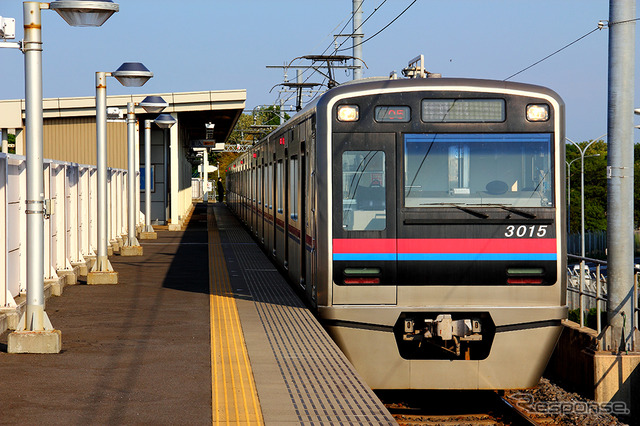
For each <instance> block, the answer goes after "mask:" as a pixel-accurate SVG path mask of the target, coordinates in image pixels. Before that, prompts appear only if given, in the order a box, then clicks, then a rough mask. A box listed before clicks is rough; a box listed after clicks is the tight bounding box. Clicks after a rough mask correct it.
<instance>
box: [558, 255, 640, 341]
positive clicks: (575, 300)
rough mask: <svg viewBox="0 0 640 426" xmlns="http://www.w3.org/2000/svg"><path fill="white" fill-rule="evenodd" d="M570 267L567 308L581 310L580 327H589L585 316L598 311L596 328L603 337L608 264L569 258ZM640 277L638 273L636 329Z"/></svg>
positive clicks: (636, 276)
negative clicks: (639, 277)
mask: <svg viewBox="0 0 640 426" xmlns="http://www.w3.org/2000/svg"><path fill="white" fill-rule="evenodd" d="M568 257H569V263H570V264H571V263H573V265H572V266H569V267H568V270H567V273H568V279H567V304H568V305H569V309H571V310H573V309H578V316H579V322H580V326H582V327H584V326H585V314H586V313H587V311H589V310H591V309H594V308H595V314H596V328H595V330H596V331H597V332H598V334H600V332H601V331H602V313H603V312H607V273H606V268H607V262H605V261H602V260H598V259H592V258H587V257H580V256H574V255H568ZM638 274H640V270H638V269H636V270H635V274H634V285H633V312H634V315H633V319H632V321H633V325H632V327H635V326H637V324H638V313H639V311H640V309H639V308H638Z"/></svg>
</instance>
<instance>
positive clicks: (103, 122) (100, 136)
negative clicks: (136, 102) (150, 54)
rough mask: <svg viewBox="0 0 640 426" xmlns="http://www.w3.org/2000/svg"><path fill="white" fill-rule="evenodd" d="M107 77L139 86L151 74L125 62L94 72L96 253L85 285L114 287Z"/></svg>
mask: <svg viewBox="0 0 640 426" xmlns="http://www.w3.org/2000/svg"><path fill="white" fill-rule="evenodd" d="M107 77H115V78H116V79H117V80H118V81H119V82H120V84H122V85H123V86H125V87H140V86H142V85H143V84H145V83H146V82H147V81H148V80H149V79H150V78H151V77H153V73H152V72H151V71H149V70H148V69H147V67H145V66H144V65H143V64H141V63H139V62H125V63H123V64H122V65H120V67H119V68H118V69H117V70H116V71H113V72H102V71H99V72H96V151H97V166H98V185H97V187H98V188H97V189H98V191H97V193H98V244H97V246H98V247H97V248H98V250H97V253H96V262H95V263H94V265H93V268H92V269H91V272H90V273H89V275H88V276H87V282H89V283H94V282H96V283H97V282H102V283H110V284H116V283H117V273H116V272H115V271H114V270H113V267H112V266H111V263H110V262H109V258H108V257H107V238H108V236H107V217H108V210H107ZM114 281H115V282H114Z"/></svg>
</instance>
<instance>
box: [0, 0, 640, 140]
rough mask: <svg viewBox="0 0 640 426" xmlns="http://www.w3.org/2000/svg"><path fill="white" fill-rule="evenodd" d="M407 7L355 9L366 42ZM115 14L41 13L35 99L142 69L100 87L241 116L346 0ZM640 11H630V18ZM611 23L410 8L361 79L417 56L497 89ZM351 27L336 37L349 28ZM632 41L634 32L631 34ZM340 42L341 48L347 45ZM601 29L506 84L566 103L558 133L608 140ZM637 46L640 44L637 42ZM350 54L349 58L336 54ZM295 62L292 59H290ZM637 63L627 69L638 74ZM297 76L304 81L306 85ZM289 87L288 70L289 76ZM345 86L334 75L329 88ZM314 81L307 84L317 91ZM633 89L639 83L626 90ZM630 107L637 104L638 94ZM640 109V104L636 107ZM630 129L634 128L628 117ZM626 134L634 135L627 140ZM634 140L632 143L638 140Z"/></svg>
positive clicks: (145, 4) (460, 5)
mask: <svg viewBox="0 0 640 426" xmlns="http://www.w3.org/2000/svg"><path fill="white" fill-rule="evenodd" d="M411 1H412V0H388V1H387V2H386V3H384V4H383V5H382V6H380V4H381V3H382V2H383V0H364V6H363V9H364V17H365V18H366V17H367V16H369V14H371V12H373V10H374V9H375V8H377V7H378V6H380V8H379V9H378V11H377V12H376V13H375V14H374V15H373V16H372V17H371V18H370V19H369V20H368V21H367V22H366V23H365V25H364V33H365V38H366V37H369V36H371V35H373V34H374V33H375V32H377V31H378V30H380V29H381V28H382V27H384V26H385V25H386V24H388V23H389V22H390V21H391V20H392V19H393V18H395V17H396V16H397V15H398V14H399V13H400V12H401V11H402V10H403V9H404V8H406V7H407V6H408V5H409V4H410V3H411ZM117 2H118V3H119V4H120V12H119V13H117V14H115V15H114V16H113V17H112V18H111V19H110V20H109V21H107V22H106V24H105V25H104V26H103V27H100V28H72V27H69V26H68V25H67V24H66V23H65V22H64V21H63V20H62V19H61V18H60V17H59V16H58V15H57V14H56V13H55V12H53V11H43V14H42V21H43V23H42V26H43V41H44V56H43V64H44V65H43V67H44V95H45V97H68V96H93V95H94V90H95V89H94V83H95V77H94V75H95V72H96V71H112V70H115V69H116V68H117V67H118V66H119V65H120V64H121V63H122V62H125V61H139V62H143V63H144V64H145V65H146V66H147V67H148V68H149V69H150V70H151V71H153V72H154V74H155V76H154V78H153V79H151V80H150V81H149V82H148V83H147V84H146V85H145V86H144V87H142V88H135V89H131V88H124V87H122V86H120V84H119V83H118V82H117V81H116V80H115V79H109V86H108V93H109V94H127V93H157V92H183V91H200V90H220V89H247V108H248V109H251V108H253V107H255V106H257V105H263V104H271V103H273V102H275V101H276V99H277V97H278V93H277V90H278V89H277V88H276V89H273V91H272V92H271V93H269V91H270V90H271V88H272V87H273V86H274V85H276V84H278V83H280V82H282V79H283V74H282V71H281V70H277V69H267V68H266V66H267V65H282V64H285V63H289V62H290V61H291V60H292V59H294V58H296V57H299V56H302V55H308V54H320V53H322V52H323V51H324V50H325V48H327V47H328V46H329V45H330V44H332V43H333V34H337V33H338V31H339V30H340V29H341V28H342V27H343V25H344V23H346V22H347V20H348V18H349V16H350V13H351V3H352V2H351V0H322V1H317V0H315V1H314V0H271V1H264V0H233V1H230V0H182V1H176V0H117ZM639 13H640V11H639ZM0 15H1V16H7V17H13V18H15V19H16V27H17V28H16V33H17V39H19V38H21V37H22V1H20V0H0ZM608 17H609V11H608V2H606V1H604V0H599V1H596V0H562V1H558V0H538V1H536V2H525V1H514V0H511V1H506V0H486V1H479V0H418V1H417V2H416V3H415V4H414V5H413V6H412V7H411V8H410V9H409V10H408V11H407V12H406V13H405V14H404V15H403V16H402V17H400V18H399V19H398V20H397V21H396V22H395V23H394V24H392V25H391V26H390V27H388V28H387V29H386V30H384V31H383V32H382V33H380V34H379V35H377V36H376V37H375V38H373V39H372V40H370V41H368V42H366V43H365V44H364V45H363V54H364V60H365V62H366V64H367V65H368V67H369V68H368V69H367V70H365V74H364V75H365V77H372V76H380V75H384V76H386V75H388V74H389V72H390V71H392V70H396V71H398V72H399V71H400V70H401V69H402V68H403V67H405V66H406V65H407V62H408V61H409V60H410V59H411V58H413V57H415V56H417V55H419V54H424V56H425V61H426V64H427V69H428V70H429V71H431V72H439V73H442V75H443V76H444V77H471V78H489V79H498V80H502V79H505V78H507V77H508V76H510V75H512V74H514V73H516V72H518V71H520V70H521V69H523V68H526V67H527V66H529V65H531V64H533V63H534V62H536V61H538V60H540V59H542V58H543V57H545V56H547V55H549V54H550V53H552V52H554V51H556V50H557V49H559V48H561V47H563V46H565V45H567V44H569V43H571V42H572V41H574V40H576V39H578V38H579V37H581V36H583V35H585V34H586V33H588V32H589V31H591V30H593V29H594V28H596V27H597V24H598V21H599V20H607V19H608ZM350 28H351V26H350V24H349V26H348V27H347V28H346V29H345V32H346V31H348V30H350ZM636 34H637V38H640V31H636ZM349 45H350V43H345V45H344V46H343V47H347V46H349ZM607 46H608V30H607V29H603V30H601V31H596V32H594V33H593V34H591V35H589V36H588V37H586V38H584V39H583V40H581V41H579V42H578V43H576V44H575V45H573V46H571V47H569V48H568V49H566V50H564V51H563V52H561V53H559V54H558V55H555V56H553V57H552V58H550V59H547V60H546V61H544V62H543V63H541V64H539V65H537V66H535V67H533V68H532V69H530V70H528V71H526V72H524V73H522V74H519V75H518V76H516V77H515V78H513V79H512V80H513V81H522V82H527V83H533V84H540V85H544V86H547V87H550V88H551V89H553V90H555V91H556V92H558V93H559V94H560V95H561V96H562V97H563V99H564V100H565V103H566V106H567V136H568V137H570V138H571V139H573V140H575V141H582V140H587V139H591V138H594V137H597V136H599V135H601V134H603V133H605V132H606V121H607V49H608V47H607ZM636 47H637V48H640V40H636ZM342 54H347V55H350V54H351V51H350V50H349V51H346V52H342ZM299 63H300V64H301V63H302V62H299ZM0 64H1V66H0V99H17V98H23V97H24V76H23V75H24V71H23V66H24V65H23V64H24V59H23V55H22V54H21V53H20V52H18V51H16V50H10V49H2V50H0ZM639 72H640V66H638V65H636V75H638V74H639ZM306 76H307V75H305V78H306ZM289 77H290V79H294V78H295V71H291V72H290V73H289ZM349 79H351V76H350V75H347V74H346V73H345V72H344V71H342V70H340V71H337V80H338V81H339V82H342V81H346V80H349ZM322 80H323V79H322V77H320V76H313V77H311V78H310V80H309V81H314V82H321V81H322ZM636 86H637V87H636V92H638V89H640V87H638V86H640V84H637V83H636ZM636 99H640V98H639V97H638V96H636ZM638 106H640V105H638ZM636 121H639V120H636ZM634 136H635V135H634ZM636 141H638V142H640V135H638V136H636Z"/></svg>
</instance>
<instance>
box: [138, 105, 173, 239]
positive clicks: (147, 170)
mask: <svg viewBox="0 0 640 426" xmlns="http://www.w3.org/2000/svg"><path fill="white" fill-rule="evenodd" d="M158 98H159V97H158ZM159 99H160V100H162V98H159ZM162 102H164V100H162ZM165 105H167V106H168V104H167V103H166V102H165ZM163 109H164V108H163ZM151 123H156V125H157V126H158V127H160V128H161V129H163V138H164V137H165V133H166V131H165V129H169V128H171V127H172V126H173V125H174V124H175V123H176V119H175V118H173V117H172V116H171V114H160V115H159V116H157V117H156V119H155V120H145V121H144V224H145V225H144V229H143V231H142V232H141V233H140V239H143V240H155V239H156V238H158V235H157V234H156V232H155V230H154V229H153V226H151V186H152V184H153V182H152V179H154V177H152V176H151Z"/></svg>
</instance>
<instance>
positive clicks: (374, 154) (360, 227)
mask: <svg viewBox="0 0 640 426" xmlns="http://www.w3.org/2000/svg"><path fill="white" fill-rule="evenodd" d="M385 182H386V176H385V154H384V152H383V151H345V152H344V153H343V154H342V227H343V229H344V230H345V231H382V230H384V229H386V224H387V210H386V209H387V208H386V201H385V197H386V188H385Z"/></svg>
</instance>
